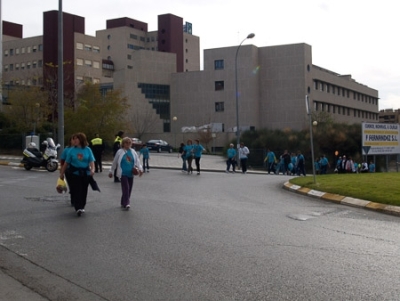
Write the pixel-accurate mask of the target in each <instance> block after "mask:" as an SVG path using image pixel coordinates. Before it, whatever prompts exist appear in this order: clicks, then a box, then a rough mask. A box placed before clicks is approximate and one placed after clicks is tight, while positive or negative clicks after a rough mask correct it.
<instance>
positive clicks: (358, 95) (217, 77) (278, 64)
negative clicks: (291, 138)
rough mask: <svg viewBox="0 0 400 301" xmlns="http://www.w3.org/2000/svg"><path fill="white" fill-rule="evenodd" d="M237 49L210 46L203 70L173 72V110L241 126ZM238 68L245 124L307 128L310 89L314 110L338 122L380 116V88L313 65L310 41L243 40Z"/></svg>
mask: <svg viewBox="0 0 400 301" xmlns="http://www.w3.org/2000/svg"><path fill="white" fill-rule="evenodd" d="M236 51H237V46H235V47H227V48H219V49H208V50H205V52H204V71H200V72H189V73H175V74H173V75H172V86H171V87H172V93H171V98H172V99H173V100H174V101H173V102H172V111H173V112H174V114H176V116H178V119H179V118H180V119H181V122H182V123H183V125H202V124H207V123H211V122H212V123H222V124H224V128H225V130H226V131H236V118H235V116H236V96H235V91H236V78H235V71H236V70H235V64H236V62H235V53H236ZM237 74H238V80H237V85H238V94H239V95H238V100H239V101H238V106H239V120H240V122H239V127H240V129H241V130H242V129H260V128H271V129H284V128H292V129H302V128H304V127H305V126H307V124H308V123H307V122H308V121H307V118H308V117H307V113H306V102H305V97H306V95H308V96H309V99H310V102H311V103H310V104H311V105H312V109H313V110H314V111H315V112H323V111H325V112H327V113H329V114H330V115H331V117H332V118H333V119H334V120H335V121H337V122H348V123H355V122H360V123H361V122H362V121H377V120H378V91H376V90H374V89H371V88H369V87H367V86H365V85H363V84H360V83H357V82H356V81H355V80H354V79H352V78H351V76H350V75H345V76H342V75H340V74H337V73H334V72H332V71H329V70H326V69H323V68H320V67H318V66H315V65H313V63H312V51H311V46H310V45H307V44H292V45H281V46H270V47H261V48H258V47H255V46H253V45H245V46H241V48H240V51H239V53H238V57H237ZM192 112H195V114H193V113H192ZM182 123H181V124H182ZM175 130H177V129H175Z"/></svg>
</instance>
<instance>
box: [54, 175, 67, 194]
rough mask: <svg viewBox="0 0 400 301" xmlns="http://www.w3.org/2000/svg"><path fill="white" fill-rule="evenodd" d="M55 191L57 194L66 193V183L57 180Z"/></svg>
mask: <svg viewBox="0 0 400 301" xmlns="http://www.w3.org/2000/svg"><path fill="white" fill-rule="evenodd" d="M56 190H57V192H58V193H63V192H67V190H68V188H67V183H66V182H65V180H62V179H60V178H58V179H57V187H56Z"/></svg>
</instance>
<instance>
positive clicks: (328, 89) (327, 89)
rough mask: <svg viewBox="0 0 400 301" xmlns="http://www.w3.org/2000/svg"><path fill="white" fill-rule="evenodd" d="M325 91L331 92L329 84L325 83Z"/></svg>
mask: <svg viewBox="0 0 400 301" xmlns="http://www.w3.org/2000/svg"><path fill="white" fill-rule="evenodd" d="M326 92H328V93H330V92H331V85H330V84H326Z"/></svg>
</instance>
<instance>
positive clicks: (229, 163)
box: [226, 158, 236, 171]
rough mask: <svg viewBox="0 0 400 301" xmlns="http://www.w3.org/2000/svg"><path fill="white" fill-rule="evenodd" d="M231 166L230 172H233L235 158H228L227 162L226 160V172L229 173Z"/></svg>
mask: <svg viewBox="0 0 400 301" xmlns="http://www.w3.org/2000/svg"><path fill="white" fill-rule="evenodd" d="M231 165H232V170H233V171H235V168H236V160H235V158H229V159H228V160H226V170H227V171H229V169H230V168H231Z"/></svg>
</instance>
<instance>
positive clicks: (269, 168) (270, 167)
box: [267, 162, 275, 173]
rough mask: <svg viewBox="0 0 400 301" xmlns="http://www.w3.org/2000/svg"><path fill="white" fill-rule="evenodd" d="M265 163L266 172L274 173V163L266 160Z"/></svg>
mask: <svg viewBox="0 0 400 301" xmlns="http://www.w3.org/2000/svg"><path fill="white" fill-rule="evenodd" d="M267 164H268V166H267V170H268V173H271V172H272V173H274V172H275V163H274V162H268V163H267Z"/></svg>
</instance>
